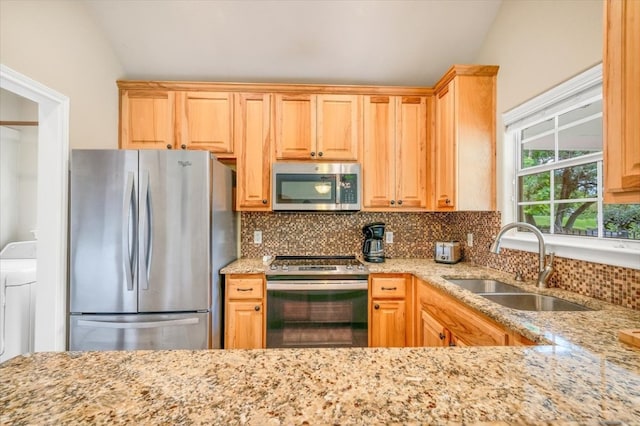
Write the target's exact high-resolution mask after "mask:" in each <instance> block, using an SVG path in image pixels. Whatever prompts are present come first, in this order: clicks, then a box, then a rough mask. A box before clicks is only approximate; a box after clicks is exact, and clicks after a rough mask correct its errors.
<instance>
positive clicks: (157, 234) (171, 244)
mask: <svg viewBox="0 0 640 426" xmlns="http://www.w3.org/2000/svg"><path fill="white" fill-rule="evenodd" d="M210 162H211V160H210V154H209V153H208V152H206V151H182V150H179V151H140V199H139V204H140V222H139V252H138V256H139V274H138V282H139V286H140V292H139V299H138V309H139V312H167V311H174V312H175V311H196V310H208V309H209V300H210V282H211V281H210V273H209V271H210V265H209V229H210V228H209V216H210V213H209V199H210V197H209V195H210V177H209V169H210Z"/></svg>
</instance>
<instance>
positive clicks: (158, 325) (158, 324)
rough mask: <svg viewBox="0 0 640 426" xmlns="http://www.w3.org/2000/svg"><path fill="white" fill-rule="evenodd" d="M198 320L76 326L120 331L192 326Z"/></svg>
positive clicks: (89, 322)
mask: <svg viewBox="0 0 640 426" xmlns="http://www.w3.org/2000/svg"><path fill="white" fill-rule="evenodd" d="M199 322H200V319H198V318H182V319H176V320H166V321H144V322H118V321H90V320H78V322H77V325H78V326H82V327H94V328H120V329H136V328H161V327H169V326H175V325H193V324H198V323H199Z"/></svg>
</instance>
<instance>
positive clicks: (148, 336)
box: [69, 312, 209, 351]
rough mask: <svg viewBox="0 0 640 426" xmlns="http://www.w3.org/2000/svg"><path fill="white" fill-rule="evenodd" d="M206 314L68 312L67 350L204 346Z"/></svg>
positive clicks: (206, 343)
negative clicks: (83, 313) (88, 313)
mask: <svg viewBox="0 0 640 426" xmlns="http://www.w3.org/2000/svg"><path fill="white" fill-rule="evenodd" d="M208 322H209V314H208V313H206V312H204V313H192V314H137V315H71V316H70V318H69V350H70V351H113V350H164V349H207V348H208V347H209V343H208V341H209V337H208V336H209V328H208V326H207V324H208Z"/></svg>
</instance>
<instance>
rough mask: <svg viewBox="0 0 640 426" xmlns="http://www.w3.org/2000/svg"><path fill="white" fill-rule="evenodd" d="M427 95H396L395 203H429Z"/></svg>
mask: <svg viewBox="0 0 640 426" xmlns="http://www.w3.org/2000/svg"><path fill="white" fill-rule="evenodd" d="M428 160H429V158H428V156H427V98H426V97H424V96H421V97H418V96H401V97H397V98H396V185H397V187H396V205H398V206H399V207H403V208H421V209H424V208H426V207H427V164H428Z"/></svg>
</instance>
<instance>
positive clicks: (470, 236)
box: [467, 232, 473, 247]
mask: <svg viewBox="0 0 640 426" xmlns="http://www.w3.org/2000/svg"><path fill="white" fill-rule="evenodd" d="M467 246H468V247H473V234H472V233H471V232H469V233H467Z"/></svg>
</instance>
